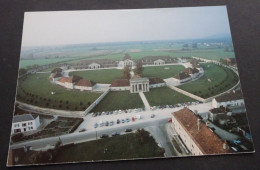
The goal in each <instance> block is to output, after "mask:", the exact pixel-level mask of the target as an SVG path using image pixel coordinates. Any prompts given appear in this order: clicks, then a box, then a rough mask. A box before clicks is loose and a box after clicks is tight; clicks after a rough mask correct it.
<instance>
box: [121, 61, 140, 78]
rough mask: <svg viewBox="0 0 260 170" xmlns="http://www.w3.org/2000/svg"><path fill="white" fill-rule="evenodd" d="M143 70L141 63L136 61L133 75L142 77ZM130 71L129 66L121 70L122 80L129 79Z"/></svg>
mask: <svg viewBox="0 0 260 170" xmlns="http://www.w3.org/2000/svg"><path fill="white" fill-rule="evenodd" d="M143 69H144V68H143V64H142V62H141V61H137V63H136V67H135V69H134V70H133V71H134V73H135V75H139V76H141V77H142V75H143ZM131 71H132V68H131V66H129V65H126V66H125V67H124V68H123V70H122V78H123V79H128V80H129V79H130V78H131V73H130V72H131Z"/></svg>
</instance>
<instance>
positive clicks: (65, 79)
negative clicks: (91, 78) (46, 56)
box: [59, 76, 82, 83]
mask: <svg viewBox="0 0 260 170" xmlns="http://www.w3.org/2000/svg"><path fill="white" fill-rule="evenodd" d="M80 79H82V78H81V77H79V76H70V77H62V78H61V79H60V80H59V81H60V82H62V83H65V82H67V83H77V82H78V81H79V80H80Z"/></svg>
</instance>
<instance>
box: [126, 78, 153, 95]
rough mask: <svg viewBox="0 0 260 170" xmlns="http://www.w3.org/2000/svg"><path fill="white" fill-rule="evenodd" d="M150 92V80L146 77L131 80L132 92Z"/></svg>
mask: <svg viewBox="0 0 260 170" xmlns="http://www.w3.org/2000/svg"><path fill="white" fill-rule="evenodd" d="M148 91H149V79H148V78H146V77H140V76H134V77H132V78H131V79H130V92H131V93H139V92H148Z"/></svg>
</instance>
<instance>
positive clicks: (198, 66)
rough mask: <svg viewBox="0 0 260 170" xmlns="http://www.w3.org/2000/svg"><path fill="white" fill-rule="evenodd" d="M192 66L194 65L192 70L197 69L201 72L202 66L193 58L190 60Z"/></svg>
mask: <svg viewBox="0 0 260 170" xmlns="http://www.w3.org/2000/svg"><path fill="white" fill-rule="evenodd" d="M190 64H191V65H192V68H196V69H198V70H200V64H199V62H198V60H196V59H194V58H193V59H191V60H190Z"/></svg>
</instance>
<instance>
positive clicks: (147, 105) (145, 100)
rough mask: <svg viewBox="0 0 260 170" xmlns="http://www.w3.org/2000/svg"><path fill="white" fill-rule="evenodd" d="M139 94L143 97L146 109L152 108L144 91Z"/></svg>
mask: <svg viewBox="0 0 260 170" xmlns="http://www.w3.org/2000/svg"><path fill="white" fill-rule="evenodd" d="M139 96H140V97H141V99H142V101H143V103H144V106H145V110H150V104H149V103H148V101H147V99H146V97H145V95H144V93H143V92H139Z"/></svg>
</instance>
